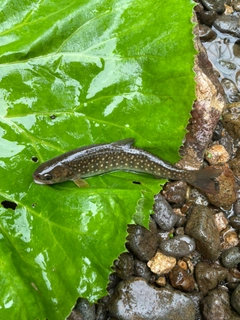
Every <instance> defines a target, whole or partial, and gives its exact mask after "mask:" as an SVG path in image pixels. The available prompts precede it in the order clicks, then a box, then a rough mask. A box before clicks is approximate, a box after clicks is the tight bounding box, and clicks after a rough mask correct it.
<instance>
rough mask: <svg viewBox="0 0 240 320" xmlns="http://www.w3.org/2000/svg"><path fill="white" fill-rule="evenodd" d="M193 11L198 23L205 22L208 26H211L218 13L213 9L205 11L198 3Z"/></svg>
mask: <svg viewBox="0 0 240 320" xmlns="http://www.w3.org/2000/svg"><path fill="white" fill-rule="evenodd" d="M195 12H196V14H197V17H198V20H199V21H200V23H202V24H205V25H206V26H208V27H211V26H212V25H213V23H214V21H215V20H216V19H217V17H218V14H217V13H216V12H215V11H213V10H210V11H205V10H202V8H201V7H200V6H199V5H198V6H196V7H195Z"/></svg>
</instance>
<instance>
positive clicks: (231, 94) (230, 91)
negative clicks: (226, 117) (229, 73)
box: [219, 62, 239, 103]
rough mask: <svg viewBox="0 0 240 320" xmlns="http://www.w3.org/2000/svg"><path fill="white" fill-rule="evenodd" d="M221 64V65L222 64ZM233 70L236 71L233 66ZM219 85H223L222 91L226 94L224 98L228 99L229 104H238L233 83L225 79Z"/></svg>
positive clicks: (235, 87) (236, 90) (236, 89)
mask: <svg viewBox="0 0 240 320" xmlns="http://www.w3.org/2000/svg"><path fill="white" fill-rule="evenodd" d="M219 63H220V62H219ZM228 63H229V62H228ZM221 64H223V62H222V63H221ZM234 66H235V65H234ZM230 69H231V68H230ZM233 69H234V67H233ZM235 69H236V66H235ZM221 83H222V85H223V88H224V91H225V93H226V96H227V98H228V101H229V103H233V102H238V101H239V96H238V88H237V86H236V85H235V83H234V82H233V81H231V80H229V79H226V78H224V79H222V81H221Z"/></svg>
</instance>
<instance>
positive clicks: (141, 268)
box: [134, 260, 152, 281]
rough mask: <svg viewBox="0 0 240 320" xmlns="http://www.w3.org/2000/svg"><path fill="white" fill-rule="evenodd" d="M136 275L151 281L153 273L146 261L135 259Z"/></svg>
mask: <svg viewBox="0 0 240 320" xmlns="http://www.w3.org/2000/svg"><path fill="white" fill-rule="evenodd" d="M134 275H135V276H136V277H140V278H143V279H145V280H146V281H150V279H151V276H152V273H151V270H150V269H149V268H148V266H147V264H146V263H145V262H143V261H139V260H135V261H134Z"/></svg>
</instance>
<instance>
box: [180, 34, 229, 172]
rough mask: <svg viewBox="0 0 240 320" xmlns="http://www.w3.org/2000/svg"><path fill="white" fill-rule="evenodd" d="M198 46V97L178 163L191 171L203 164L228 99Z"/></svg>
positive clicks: (197, 42)
mask: <svg viewBox="0 0 240 320" xmlns="http://www.w3.org/2000/svg"><path fill="white" fill-rule="evenodd" d="M195 46H196V49H197V50H198V51H199V54H198V56H197V59H196V63H195V67H194V71H195V73H196V77H195V81H196V84H197V87H196V96H197V100H196V101H195V103H194V106H193V110H192V112H191V115H192V118H191V119H190V121H189V124H188V126H187V130H188V132H187V134H186V137H185V142H184V145H183V147H182V148H181V150H180V153H181V155H182V159H181V160H180V161H179V162H178V164H179V166H181V167H182V168H185V169H189V170H194V169H199V168H200V167H201V165H202V163H203V155H204V151H205V149H206V148H207V146H208V145H209V143H210V141H211V137H212V133H213V131H214V129H215V127H216V125H217V123H218V121H219V118H220V115H221V112H222V110H223V108H224V106H225V101H226V100H225V99H226V98H225V93H224V91H223V88H222V86H221V85H220V83H219V81H218V79H217V77H216V76H215V74H214V72H213V69H212V64H211V63H210V62H209V60H208V58H207V54H206V52H205V49H204V48H203V46H202V45H201V43H200V41H197V40H196V41H195Z"/></svg>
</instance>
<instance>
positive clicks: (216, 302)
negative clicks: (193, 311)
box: [201, 288, 237, 320]
mask: <svg viewBox="0 0 240 320" xmlns="http://www.w3.org/2000/svg"><path fill="white" fill-rule="evenodd" d="M201 306H202V313H203V317H204V319H206V320H207V319H209V320H210V319H211V320H233V319H235V320H237V318H234V315H232V311H231V306H230V301H229V296H228V292H227V291H226V290H224V289H221V288H219V289H215V290H213V291H211V292H209V293H208V295H207V296H206V297H205V298H203V300H202V302H201Z"/></svg>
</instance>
